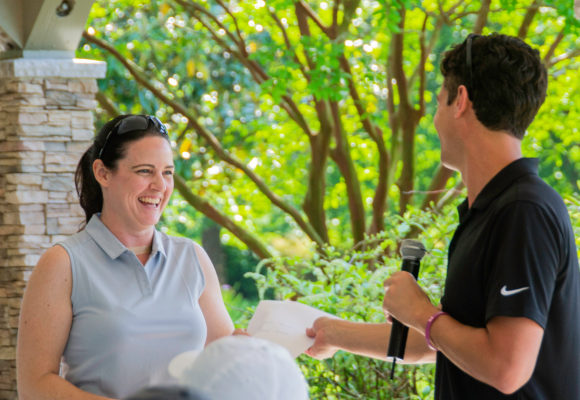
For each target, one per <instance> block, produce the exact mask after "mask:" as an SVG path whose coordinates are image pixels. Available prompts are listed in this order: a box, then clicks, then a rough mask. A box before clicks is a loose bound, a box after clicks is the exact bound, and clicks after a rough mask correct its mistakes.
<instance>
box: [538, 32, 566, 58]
mask: <svg viewBox="0 0 580 400" xmlns="http://www.w3.org/2000/svg"><path fill="white" fill-rule="evenodd" d="M564 29H566V27H564V28H562V30H561V31H560V32H559V33H558V36H556V39H554V42H553V43H552V45H551V46H550V48H549V49H548V51H547V52H546V55H544V60H543V61H544V64H545V65H546V66H548V65H550V61H551V60H552V57H553V56H554V53H555V52H556V49H557V48H558V45H559V44H560V42H561V41H562V39H564Z"/></svg>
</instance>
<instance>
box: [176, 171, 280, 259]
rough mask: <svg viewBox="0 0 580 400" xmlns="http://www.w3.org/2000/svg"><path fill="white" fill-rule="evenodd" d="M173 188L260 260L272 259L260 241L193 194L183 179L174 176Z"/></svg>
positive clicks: (179, 176)
mask: <svg viewBox="0 0 580 400" xmlns="http://www.w3.org/2000/svg"><path fill="white" fill-rule="evenodd" d="M174 182H175V188H176V189H177V191H178V192H179V193H180V194H181V196H182V197H183V198H184V199H185V200H186V201H187V202H188V203H189V204H191V205H192V206H193V207H194V208H195V209H196V210H198V211H200V212H201V213H203V214H204V215H205V216H207V217H208V218H210V219H211V220H212V221H214V222H215V223H217V224H218V225H220V226H223V227H224V228H226V229H227V230H229V231H230V232H232V233H233V234H234V236H236V237H237V238H238V239H240V240H241V241H242V242H243V243H244V244H245V245H246V246H248V248H249V249H250V250H252V251H253V252H254V253H255V254H256V255H257V256H258V257H260V258H262V259H263V258H272V253H270V251H269V250H268V249H267V248H266V246H264V245H263V244H262V243H261V242H260V240H259V239H258V238H257V237H255V236H254V235H252V234H251V233H250V232H248V231H247V230H245V229H244V228H242V227H241V226H239V225H238V224H236V223H235V222H234V221H232V219H231V218H230V217H228V216H227V215H225V214H223V213H222V212H220V211H219V210H218V209H216V208H215V207H214V206H212V205H211V203H210V202H208V201H207V200H205V199H204V198H202V197H201V196H198V195H197V194H195V193H194V192H193V191H192V190H191V189H189V187H187V183H186V182H185V179H183V178H182V177H181V175H179V174H175V176H174Z"/></svg>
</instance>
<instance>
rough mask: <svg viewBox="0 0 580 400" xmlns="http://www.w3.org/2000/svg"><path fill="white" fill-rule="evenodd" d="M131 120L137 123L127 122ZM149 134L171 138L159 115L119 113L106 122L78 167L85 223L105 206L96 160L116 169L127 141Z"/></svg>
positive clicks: (76, 175) (76, 181)
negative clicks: (95, 171)
mask: <svg viewBox="0 0 580 400" xmlns="http://www.w3.org/2000/svg"><path fill="white" fill-rule="evenodd" d="M131 121H133V122H136V123H134V124H128V123H125V122H131ZM134 127H136V128H135V129H134ZM147 136H161V137H163V138H165V139H166V140H167V141H169V137H168V136H167V130H166V129H165V126H164V125H163V124H162V123H161V122H160V121H159V120H158V119H157V118H155V117H151V116H147V115H140V116H136V115H133V114H126V115H120V116H118V117H115V118H113V119H112V120H110V121H109V122H107V123H106V124H105V125H103V127H102V128H101V130H100V131H99V133H98V134H97V136H96V137H95V140H94V142H93V144H92V145H91V146H90V147H89V148H88V149H87V151H85V153H84V154H83V155H82V157H81V159H80V161H79V163H78V165H77V168H76V171H75V186H76V190H77V194H78V196H79V203H80V205H81V207H82V208H83V210H84V211H85V222H86V223H87V222H89V220H90V219H91V217H92V216H93V214H96V213H99V212H101V210H102V209H103V192H102V191H101V185H100V184H99V183H98V182H97V180H96V179H95V175H94V174H93V163H94V162H95V160H96V159H98V158H100V159H101V161H102V162H103V164H104V165H105V167H107V168H108V169H110V170H113V171H114V170H115V169H116V168H117V164H118V161H119V160H120V159H122V158H123V157H125V154H126V152H127V144H128V143H130V142H133V141H136V140H139V139H141V138H144V137H147Z"/></svg>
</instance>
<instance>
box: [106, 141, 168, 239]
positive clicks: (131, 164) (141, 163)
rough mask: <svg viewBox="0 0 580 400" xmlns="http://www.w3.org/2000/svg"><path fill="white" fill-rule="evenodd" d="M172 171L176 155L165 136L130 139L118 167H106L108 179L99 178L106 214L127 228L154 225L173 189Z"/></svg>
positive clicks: (141, 227)
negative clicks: (109, 168)
mask: <svg viewBox="0 0 580 400" xmlns="http://www.w3.org/2000/svg"><path fill="white" fill-rule="evenodd" d="M173 172H174V165H173V154H172V151H171V146H170V145H169V143H168V142H167V140H166V139H164V138H162V137H160V136H146V137H144V138H142V139H139V140H136V141H134V142H129V143H128V144H127V149H126V154H125V157H124V158H122V159H120V160H118V162H117V169H116V170H115V171H109V170H107V172H106V174H107V178H106V179H104V180H103V179H100V180H99V181H100V183H101V187H102V189H103V200H104V203H103V214H105V213H107V214H108V218H110V217H111V216H114V218H117V219H118V221H117V222H121V223H123V224H124V225H125V227H133V228H135V229H143V228H147V227H151V226H152V225H155V224H156V223H157V222H158V221H159V218H160V217H161V213H162V212H163V210H164V209H165V206H166V205H167V202H168V201H169V197H170V196H171V193H172V192H173ZM97 173H98V172H97Z"/></svg>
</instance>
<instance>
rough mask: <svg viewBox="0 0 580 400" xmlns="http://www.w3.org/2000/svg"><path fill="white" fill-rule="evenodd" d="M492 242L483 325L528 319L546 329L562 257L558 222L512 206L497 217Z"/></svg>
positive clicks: (535, 208) (535, 209) (524, 205)
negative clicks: (499, 318) (497, 319)
mask: <svg viewBox="0 0 580 400" xmlns="http://www.w3.org/2000/svg"><path fill="white" fill-rule="evenodd" d="M490 243H491V244H492V245H490V246H489V247H488V248H489V249H490V250H489V251H490V253H489V254H488V255H487V257H486V258H487V260H489V263H490V265H489V266H488V267H489V269H488V271H489V275H488V276H487V279H486V283H485V290H486V292H487V293H486V296H487V301H486V304H487V306H486V321H489V320H490V319H491V318H493V317H495V316H508V317H526V318H530V319H532V320H533V321H535V322H537V323H538V324H539V325H540V326H542V327H543V328H545V325H546V321H547V319H548V312H549V308H550V303H551V301H552V295H553V292H554V288H555V285H556V277H557V275H558V269H559V264H560V257H561V243H562V240H561V233H560V229H559V227H558V226H557V220H556V219H555V218H554V217H552V216H551V215H550V213H549V212H547V211H546V210H545V209H543V208H542V207H540V206H539V205H537V204H533V203H528V202H518V203H513V204H510V205H508V206H507V207H505V208H504V209H503V210H502V212H501V213H500V215H498V218H497V221H496V224H495V227H494V229H493V230H492V237H491V238H490Z"/></svg>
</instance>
